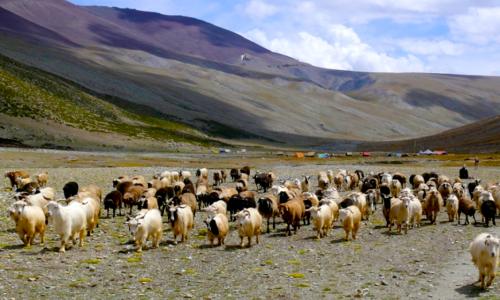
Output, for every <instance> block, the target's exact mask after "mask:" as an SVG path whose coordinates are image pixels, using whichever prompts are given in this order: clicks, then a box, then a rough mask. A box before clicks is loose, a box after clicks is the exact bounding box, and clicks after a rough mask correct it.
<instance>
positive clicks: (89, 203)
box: [70, 197, 101, 236]
mask: <svg viewBox="0 0 500 300" xmlns="http://www.w3.org/2000/svg"><path fill="white" fill-rule="evenodd" d="M75 201H77V202H79V203H81V204H82V205H83V210H84V211H85V220H86V222H87V225H86V228H87V236H90V234H91V233H93V232H94V228H95V227H96V226H97V224H99V214H100V209H101V206H100V203H99V201H98V200H97V199H95V198H94V197H82V198H80V197H78V198H75V199H74V200H73V201H71V202H70V204H71V203H72V202H75Z"/></svg>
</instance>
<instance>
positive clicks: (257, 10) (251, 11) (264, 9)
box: [244, 0, 278, 19]
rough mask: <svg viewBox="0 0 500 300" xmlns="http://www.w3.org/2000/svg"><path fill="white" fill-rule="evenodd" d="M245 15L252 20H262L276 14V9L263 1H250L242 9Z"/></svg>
mask: <svg viewBox="0 0 500 300" xmlns="http://www.w3.org/2000/svg"><path fill="white" fill-rule="evenodd" d="M244 11H245V13H246V14H247V15H248V16H250V17H251V18H254V19H264V18H267V17H270V16H272V15H274V14H276V13H277V12H278V8H277V7H276V6H274V5H272V4H269V3H267V2H265V1H264V0H251V1H250V2H248V3H247V4H246V6H245V8H244Z"/></svg>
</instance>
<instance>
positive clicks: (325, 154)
mask: <svg viewBox="0 0 500 300" xmlns="http://www.w3.org/2000/svg"><path fill="white" fill-rule="evenodd" d="M329 157H330V154H328V153H319V154H318V158H329Z"/></svg>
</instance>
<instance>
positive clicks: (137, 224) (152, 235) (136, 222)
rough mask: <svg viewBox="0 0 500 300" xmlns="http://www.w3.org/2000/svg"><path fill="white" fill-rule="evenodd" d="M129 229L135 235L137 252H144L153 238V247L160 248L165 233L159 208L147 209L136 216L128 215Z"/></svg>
mask: <svg viewBox="0 0 500 300" xmlns="http://www.w3.org/2000/svg"><path fill="white" fill-rule="evenodd" d="M125 224H126V225H128V228H129V231H130V233H131V234H132V236H134V240H135V245H136V247H137V249H136V251H137V252H142V249H143V247H144V246H145V245H146V243H147V240H148V239H152V248H158V246H159V245H160V241H161V237H162V234H163V228H162V220H161V213H160V211H159V210H158V209H151V210H147V211H145V212H143V213H141V214H139V215H138V216H137V217H135V218H130V217H128V216H127V221H126V222H125Z"/></svg>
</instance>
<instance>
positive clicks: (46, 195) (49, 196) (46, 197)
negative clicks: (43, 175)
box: [24, 187, 55, 221]
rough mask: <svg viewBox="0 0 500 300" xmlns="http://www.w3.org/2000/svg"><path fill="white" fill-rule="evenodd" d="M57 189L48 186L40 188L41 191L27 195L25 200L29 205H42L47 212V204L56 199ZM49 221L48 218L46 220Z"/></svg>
mask: <svg viewBox="0 0 500 300" xmlns="http://www.w3.org/2000/svg"><path fill="white" fill-rule="evenodd" d="M54 197H55V191H54V189H53V188H51V187H46V188H43V189H41V190H40V193H38V194H34V195H27V196H26V197H25V198H24V200H25V201H26V203H28V204H29V205H33V206H38V207H40V208H41V209H42V210H43V211H44V213H45V214H47V212H48V211H47V207H46V206H47V204H48V203H49V201H52V200H54ZM46 221H48V220H46Z"/></svg>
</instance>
